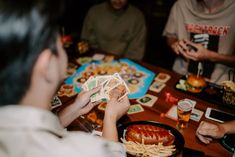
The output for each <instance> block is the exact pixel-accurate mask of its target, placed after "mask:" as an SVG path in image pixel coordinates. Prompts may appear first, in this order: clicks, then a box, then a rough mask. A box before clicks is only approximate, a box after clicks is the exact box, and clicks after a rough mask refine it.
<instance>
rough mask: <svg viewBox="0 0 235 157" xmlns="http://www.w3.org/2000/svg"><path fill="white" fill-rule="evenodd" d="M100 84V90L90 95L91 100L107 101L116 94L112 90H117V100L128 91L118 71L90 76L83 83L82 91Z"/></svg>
mask: <svg viewBox="0 0 235 157" xmlns="http://www.w3.org/2000/svg"><path fill="white" fill-rule="evenodd" d="M99 86H101V90H100V91H99V92H98V93H96V94H94V95H92V96H91V98H90V99H91V102H95V101H100V100H102V101H107V100H109V99H110V98H112V97H113V96H114V94H117V93H116V92H112V91H113V90H115V91H116V90H118V93H120V94H119V95H118V100H121V99H122V98H123V97H124V96H126V95H127V94H129V93H130V90H129V88H128V87H127V85H126V83H125V81H124V80H123V79H122V78H121V77H120V75H119V74H118V73H115V74H113V75H102V76H91V77H90V78H89V79H88V80H87V81H86V82H85V83H84V84H83V85H82V89H83V90H84V91H89V90H91V89H93V88H96V87H99Z"/></svg>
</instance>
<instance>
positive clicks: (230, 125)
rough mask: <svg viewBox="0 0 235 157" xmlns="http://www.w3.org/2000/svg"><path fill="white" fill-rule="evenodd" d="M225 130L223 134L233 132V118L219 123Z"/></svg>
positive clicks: (234, 127)
mask: <svg viewBox="0 0 235 157" xmlns="http://www.w3.org/2000/svg"><path fill="white" fill-rule="evenodd" d="M220 125H221V126H222V127H223V128H224V131H225V134H235V120H233V121H230V122H226V123H224V124H220Z"/></svg>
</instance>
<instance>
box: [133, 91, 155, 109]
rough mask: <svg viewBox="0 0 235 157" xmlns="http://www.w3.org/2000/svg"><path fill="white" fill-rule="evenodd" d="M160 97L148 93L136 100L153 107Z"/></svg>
mask: <svg viewBox="0 0 235 157" xmlns="http://www.w3.org/2000/svg"><path fill="white" fill-rule="evenodd" d="M157 99H158V97H156V96H153V95H150V94H146V95H145V96H144V97H142V98H139V99H137V100H136V101H137V102H138V103H140V104H141V105H144V106H148V107H152V106H153V105H154V103H155V102H156V101H157Z"/></svg>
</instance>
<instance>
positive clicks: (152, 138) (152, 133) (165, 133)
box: [125, 124, 175, 145]
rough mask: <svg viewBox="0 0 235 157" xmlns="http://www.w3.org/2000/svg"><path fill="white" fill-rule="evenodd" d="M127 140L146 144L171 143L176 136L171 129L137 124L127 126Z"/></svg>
mask: <svg viewBox="0 0 235 157" xmlns="http://www.w3.org/2000/svg"><path fill="white" fill-rule="evenodd" d="M125 138H126V140H127V141H133V142H138V143H142V140H144V144H158V143H163V145H171V144H173V143H174V140H175V136H174V135H172V134H171V132H170V131H169V130H166V129H164V128H160V127H157V126H153V125H149V124H137V125H131V126H129V127H127V131H126V137H125Z"/></svg>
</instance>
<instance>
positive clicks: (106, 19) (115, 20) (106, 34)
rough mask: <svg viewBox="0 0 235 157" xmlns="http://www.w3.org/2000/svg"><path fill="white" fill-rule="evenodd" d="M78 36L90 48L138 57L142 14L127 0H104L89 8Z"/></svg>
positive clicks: (143, 39)
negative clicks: (87, 43) (86, 42)
mask: <svg viewBox="0 0 235 157" xmlns="http://www.w3.org/2000/svg"><path fill="white" fill-rule="evenodd" d="M81 39H83V40H88V42H89V44H90V46H91V47H92V48H93V49H99V50H102V51H106V52H109V53H112V54H114V55H117V56H119V57H127V58H130V59H134V60H141V59H142V58H143V56H144V52H145V45H146V26H145V19H144V16H143V14H142V12H141V11H140V10H138V9H137V8H136V7H134V6H133V5H131V4H129V3H128V0H108V1H106V2H103V3H101V4H98V5H95V6H93V7H91V8H90V10H89V11H88V13H87V15H86V18H85V20H84V24H83V28H82V33H81Z"/></svg>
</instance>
